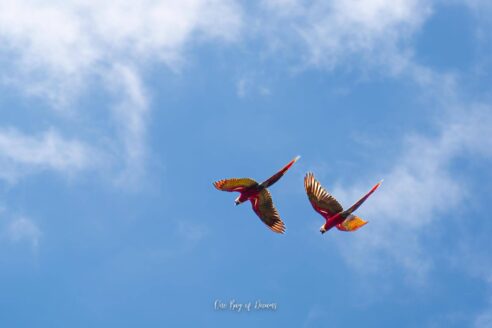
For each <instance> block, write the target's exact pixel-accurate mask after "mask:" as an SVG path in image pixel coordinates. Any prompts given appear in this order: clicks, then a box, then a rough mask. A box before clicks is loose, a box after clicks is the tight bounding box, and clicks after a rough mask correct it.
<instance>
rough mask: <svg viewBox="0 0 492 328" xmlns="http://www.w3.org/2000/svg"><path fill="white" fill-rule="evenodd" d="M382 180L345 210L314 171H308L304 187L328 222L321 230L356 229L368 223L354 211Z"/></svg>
mask: <svg viewBox="0 0 492 328" xmlns="http://www.w3.org/2000/svg"><path fill="white" fill-rule="evenodd" d="M381 183H382V181H381V182H379V183H377V184H376V185H375V186H374V187H372V189H371V190H370V191H369V192H368V193H367V194H365V195H364V197H362V198H361V199H359V200H358V201H357V202H356V203H355V204H354V205H352V206H351V207H350V208H349V209H347V210H343V208H342V206H341V205H340V203H338V201H337V200H336V199H335V198H334V197H333V196H332V195H330V194H329V193H328V192H327V191H326V190H325V189H324V188H323V187H322V186H321V184H320V183H319V182H318V181H317V180H316V179H315V178H314V175H313V174H312V173H308V174H307V175H306V177H305V178H304V187H305V189H306V193H307V195H308V198H309V201H310V202H311V205H312V206H313V208H314V210H315V211H316V212H318V213H319V214H321V216H323V217H324V218H325V220H326V222H325V223H324V224H323V225H322V226H321V228H320V232H321V233H325V232H326V231H328V230H330V229H332V228H333V227H336V228H337V229H338V230H340V231H355V230H357V229H359V228H361V227H362V226H364V225H366V224H367V221H364V220H362V219H361V218H360V217H358V216H356V215H353V214H352V213H353V212H354V211H355V210H356V209H358V208H359V206H361V205H362V203H364V202H365V201H366V200H367V198H369V196H370V195H371V194H372V193H373V192H374V191H376V189H378V188H379V186H380V185H381Z"/></svg>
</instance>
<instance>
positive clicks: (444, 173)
mask: <svg viewBox="0 0 492 328" xmlns="http://www.w3.org/2000/svg"><path fill="white" fill-rule="evenodd" d="M464 113H466V116H464V115H457V113H456V112H455V113H454V114H455V116H454V117H453V116H451V118H449V119H448V120H445V121H444V122H441V123H440V132H439V134H438V136H436V137H428V136H422V135H412V136H409V137H408V138H407V139H406V141H405V143H404V147H403V151H402V153H401V154H400V156H399V157H397V158H396V160H395V161H394V164H393V166H392V167H391V168H390V169H389V170H388V171H386V172H377V173H376V174H374V176H377V177H384V179H385V182H384V184H383V186H382V188H381V190H379V191H378V193H377V194H375V195H374V196H372V198H371V199H370V200H369V202H370V206H369V205H368V206H365V207H364V208H361V210H360V211H361V213H362V214H361V215H363V216H364V217H366V218H368V219H369V220H370V221H371V224H370V225H368V226H367V227H365V228H367V229H368V230H370V231H366V232H367V233H366V234H358V235H357V236H356V239H355V240H354V241H353V244H351V247H350V249H348V248H347V247H341V250H342V252H343V254H344V256H345V258H346V259H347V261H348V262H349V263H350V264H351V265H353V266H355V267H356V268H358V269H359V270H362V271H365V272H367V271H371V270H372V271H376V272H379V270H381V269H383V268H386V267H387V265H385V263H387V261H388V260H391V261H394V262H395V263H398V264H399V265H400V266H401V267H403V268H404V269H405V270H406V271H407V273H409V277H410V276H411V277H413V278H412V280H415V281H418V280H419V279H420V278H423V277H425V275H426V273H427V272H428V270H429V269H430V268H431V267H432V258H431V257H430V256H429V255H428V254H427V253H426V252H425V250H424V249H423V248H422V243H421V238H422V237H423V233H424V232H425V231H426V229H427V227H429V226H435V225H436V224H437V223H438V221H439V220H442V219H443V218H444V217H445V216H443V214H448V213H450V212H454V211H456V210H457V209H458V208H459V207H460V204H463V200H464V199H465V198H466V197H467V196H468V190H467V185H466V184H465V183H463V181H460V180H459V179H458V178H457V177H456V176H455V175H454V174H453V172H452V167H451V166H452V164H453V162H454V161H455V160H458V159H464V158H468V159H470V158H477V157H482V158H486V159H490V158H492V141H491V140H492V116H491V115H490V114H489V113H490V108H488V109H484V108H483V107H480V106H479V107H477V108H474V109H467V110H464V111H460V114H464ZM458 116H459V119H456V117H458ZM374 179H376V178H374ZM374 182H375V181H372V180H364V184H363V185H362V184H360V185H357V186H353V187H349V188H346V187H342V186H338V187H337V188H335V189H334V193H335V195H338V196H339V198H340V199H344V200H356V199H358V198H359V197H360V196H361V195H362V194H363V193H365V192H366V191H367V190H366V189H368V188H369V187H370V186H371V185H372V184H373V183H374ZM368 204H369V203H368Z"/></svg>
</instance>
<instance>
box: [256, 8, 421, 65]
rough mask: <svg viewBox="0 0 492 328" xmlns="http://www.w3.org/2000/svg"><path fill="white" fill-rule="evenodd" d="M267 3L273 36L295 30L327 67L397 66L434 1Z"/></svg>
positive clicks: (309, 55)
mask: <svg viewBox="0 0 492 328" xmlns="http://www.w3.org/2000/svg"><path fill="white" fill-rule="evenodd" d="M263 4H264V6H265V7H266V8H267V9H269V15H268V17H270V16H273V18H270V19H269V22H271V24H273V25H275V26H274V27H271V29H272V30H273V31H274V33H272V34H273V36H272V37H273V38H275V39H276V40H278V39H279V38H278V37H277V35H279V34H280V35H282V34H284V36H283V38H286V39H292V36H293V35H294V36H296V37H294V39H296V41H294V42H295V43H296V45H297V47H299V46H300V47H302V48H303V49H304V52H305V57H306V63H307V64H308V65H313V66H321V67H324V68H328V69H333V68H335V67H336V66H339V65H349V66H350V65H352V64H356V65H359V66H360V67H365V66H366V65H367V64H370V65H377V66H384V67H388V68H390V70H395V69H398V62H399V61H400V60H401V59H400V58H406V57H409V56H411V47H410V46H409V41H410V40H411V38H412V36H413V35H414V34H415V32H417V31H418V30H419V29H420V28H421V26H422V25H423V23H424V22H425V20H426V19H427V18H428V17H429V16H430V13H431V8H430V6H431V3H429V2H427V1H420V0H397V1H392V0H368V1H358V0H335V1H329V2H327V1H316V0H315V1H309V2H306V1H300V0H298V1H294V0H289V1H286V0H264V1H263ZM265 30H267V31H268V29H265ZM282 31H284V32H283V33H282ZM285 34H286V35H285ZM279 42H280V43H285V40H279ZM287 42H289V41H287Z"/></svg>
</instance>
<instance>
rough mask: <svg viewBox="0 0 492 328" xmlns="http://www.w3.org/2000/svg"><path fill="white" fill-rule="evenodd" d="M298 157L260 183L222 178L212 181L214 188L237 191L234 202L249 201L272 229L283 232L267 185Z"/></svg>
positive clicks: (285, 170)
mask: <svg viewBox="0 0 492 328" xmlns="http://www.w3.org/2000/svg"><path fill="white" fill-rule="evenodd" d="M299 158H300V156H297V157H296V158H294V159H293V160H292V161H290V162H289V163H288V164H287V165H285V166H284V167H283V168H282V169H281V170H280V171H278V172H277V173H275V174H274V175H272V176H271V177H270V178H268V179H267V180H265V181H264V182H262V183H258V182H256V181H255V180H253V179H250V178H232V179H223V180H219V181H216V182H214V183H213V185H214V186H215V188H217V189H218V190H222V191H229V192H232V191H236V192H239V197H237V198H236V199H235V201H234V202H235V204H236V205H239V204H241V203H244V202H245V201H248V200H249V201H250V202H251V205H252V207H253V211H254V212H255V213H256V215H258V217H259V218H260V219H261V220H262V221H263V223H265V224H266V225H267V226H268V227H269V228H270V229H271V230H272V231H274V232H276V233H284V232H285V225H284V223H283V221H282V219H281V218H280V215H279V214H278V211H277V209H276V208H275V206H274V205H273V200H272V196H271V195H270V192H269V191H268V189H267V187H269V186H271V185H273V184H274V183H275V182H277V181H278V180H279V179H280V178H281V177H282V176H283V175H284V174H285V172H287V170H288V169H290V167H291V166H292V165H294V163H295V162H297V160H298V159H299Z"/></svg>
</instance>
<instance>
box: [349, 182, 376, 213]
mask: <svg viewBox="0 0 492 328" xmlns="http://www.w3.org/2000/svg"><path fill="white" fill-rule="evenodd" d="M381 183H383V181H382V180H381V181H380V182H378V183H377V184H376V185H375V186H374V187H372V189H371V190H369V192H368V193H367V194H365V195H364V197H362V198H361V199H359V200H358V201H357V202H356V203H355V204H354V205H352V206H351V207H350V208H349V209H348V210H346V211H345V213H347V214H350V213H352V212H353V211H355V210H356V209H358V208H359V206H361V205H362V203H364V202H365V201H366V199H367V198H369V196H371V194H372V193H373V192H375V191H376V189H378V188H379V186H380V185H381Z"/></svg>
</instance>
